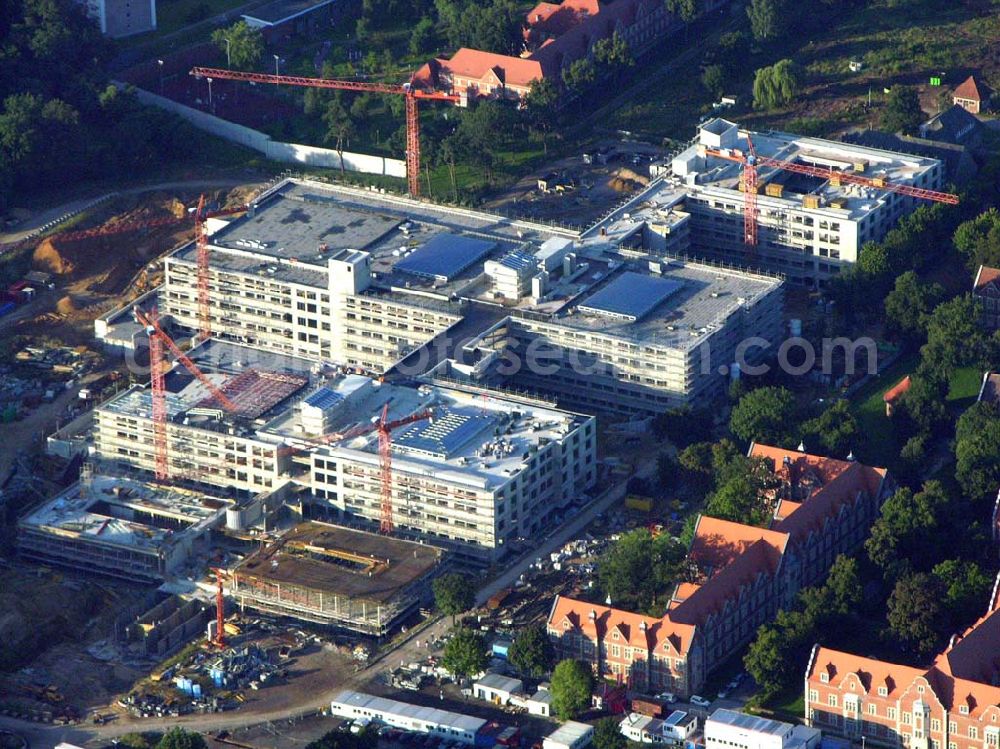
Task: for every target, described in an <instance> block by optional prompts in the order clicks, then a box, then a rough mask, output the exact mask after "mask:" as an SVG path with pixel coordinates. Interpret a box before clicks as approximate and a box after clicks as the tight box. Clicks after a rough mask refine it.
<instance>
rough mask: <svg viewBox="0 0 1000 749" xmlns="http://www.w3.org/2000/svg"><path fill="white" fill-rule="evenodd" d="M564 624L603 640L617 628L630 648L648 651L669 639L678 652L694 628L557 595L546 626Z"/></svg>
mask: <svg viewBox="0 0 1000 749" xmlns="http://www.w3.org/2000/svg"><path fill="white" fill-rule="evenodd" d="M566 623H568V624H569V626H570V627H572V628H576V629H579V630H580V631H582V632H583V633H584V634H586V635H587V636H588V637H590V638H592V639H595V638H596V639H603V638H604V636H605V635H606V634H607V633H610V632H611V631H612V630H613V629H615V628H617V629H618V631H619V635H620V636H621V637H622V638H623V639H624V640H625V641H626V642H627V643H628V644H630V645H632V647H643V648H646V649H650V650H652V649H656V648H661V649H662V646H663V643H664V642H666V641H667V640H669V641H670V644H671V647H673V648H674V649H675V650H676V651H677V652H679V653H685V652H687V649H688V647H689V646H690V645H691V640H692V638H693V637H694V631H695V630H694V627H693V626H690V625H686V624H678V623H676V622H672V621H671V620H670V619H669V618H668V617H663V618H662V619H657V618H655V617H652V616H643V615H642V614H633V613H630V612H628V611H622V610H621V609H615V608H610V607H608V606H600V605H597V604H592V603H587V602H586V601H578V600H576V599H574V598H566V597H564V596H556V600H555V602H554V603H553V604H552V611H551V612H550V614H549V626H550V627H552V628H554V629H556V630H565V629H566V627H565V624H566ZM643 625H645V630H643Z"/></svg>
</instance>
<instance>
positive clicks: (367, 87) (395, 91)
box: [191, 67, 459, 197]
mask: <svg viewBox="0 0 1000 749" xmlns="http://www.w3.org/2000/svg"><path fill="white" fill-rule="evenodd" d="M191 75H193V76H195V77H196V78H212V79H219V80H227V81H247V82H248V83H272V84H276V85H284V86H311V87H314V88H332V89H337V90H340V91H362V92H368V93H373V94H390V95H395V96H402V97H404V100H405V102H406V182H407V186H408V188H409V191H410V195H412V196H413V197H417V196H418V195H420V117H419V110H418V109H417V102H418V101H419V100H421V99H425V100H428V101H450V102H457V101H459V97H458V96H456V95H455V94H445V93H441V92H439V91H422V90H420V89H417V88H414V86H413V85H412V84H411V83H406V84H402V85H401V84H395V83H371V82H366V81H348V80H336V79H330V78H304V77H301V76H295V75H270V74H268V73H245V72H242V71H239V70H223V69H221V68H202V67H196V68H192V69H191Z"/></svg>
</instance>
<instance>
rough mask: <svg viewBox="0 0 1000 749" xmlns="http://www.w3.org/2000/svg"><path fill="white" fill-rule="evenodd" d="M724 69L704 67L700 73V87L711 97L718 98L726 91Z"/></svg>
mask: <svg viewBox="0 0 1000 749" xmlns="http://www.w3.org/2000/svg"><path fill="white" fill-rule="evenodd" d="M726 80H727V76H726V69H725V68H724V67H722V66H721V65H718V64H716V65H706V66H705V69H704V70H702V71H701V85H702V86H704V87H705V90H706V91H708V93H710V94H711V95H712V96H714V97H719V96H722V94H723V93H724V92H725V90H726Z"/></svg>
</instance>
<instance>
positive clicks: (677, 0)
mask: <svg viewBox="0 0 1000 749" xmlns="http://www.w3.org/2000/svg"><path fill="white" fill-rule="evenodd" d="M666 3H667V10H668V11H669V12H670V13H673V14H674V15H675V16H677V17H678V18H679V19H681V20H682V21H683V22H684V23H691V22H692V21H693V20H694V19H696V18H697V17H698V0H666Z"/></svg>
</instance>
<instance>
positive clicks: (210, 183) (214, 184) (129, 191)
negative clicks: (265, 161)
mask: <svg viewBox="0 0 1000 749" xmlns="http://www.w3.org/2000/svg"><path fill="white" fill-rule="evenodd" d="M257 181H258V180H256V179H252V178H251V179H195V180H174V181H168V182H153V183H150V184H144V185H137V186H135V187H129V188H126V189H124V190H116V191H115V192H114V194H115V195H141V194H142V193H144V192H153V191H156V190H208V189H212V188H219V187H239V186H240V185H247V184H254V183H256V182H257ZM104 194H106V193H103V192H97V193H96V194H94V195H91V196H89V197H86V198H80V199H79V200H70V201H68V202H66V203H63V204H61V205H57V206H54V207H53V208H46V209H45V210H43V211H38V212H37V213H35V214H34V215H32V216H31V218H29V219H27V220H26V221H25V222H24V223H23V224H19V225H18V226H17V228H16V231H11V232H7V233H5V234H4V233H0V245H4V244H9V243H12V242H19V241H21V240H22V239H24V238H25V237H27V236H28V235H29V234H31V233H32V232H33V231H35V230H37V229H38V228H39V227H40V226H44V225H45V224H47V223H49V222H50V221H54V220H55V219H57V218H59V217H60V216H65V215H67V214H72V213H76V212H78V211H80V210H81V209H82V208H85V207H86V206H87V205H89V204H90V203H92V202H93V201H94V199H95V198H99V197H100V196H101V195H104Z"/></svg>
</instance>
